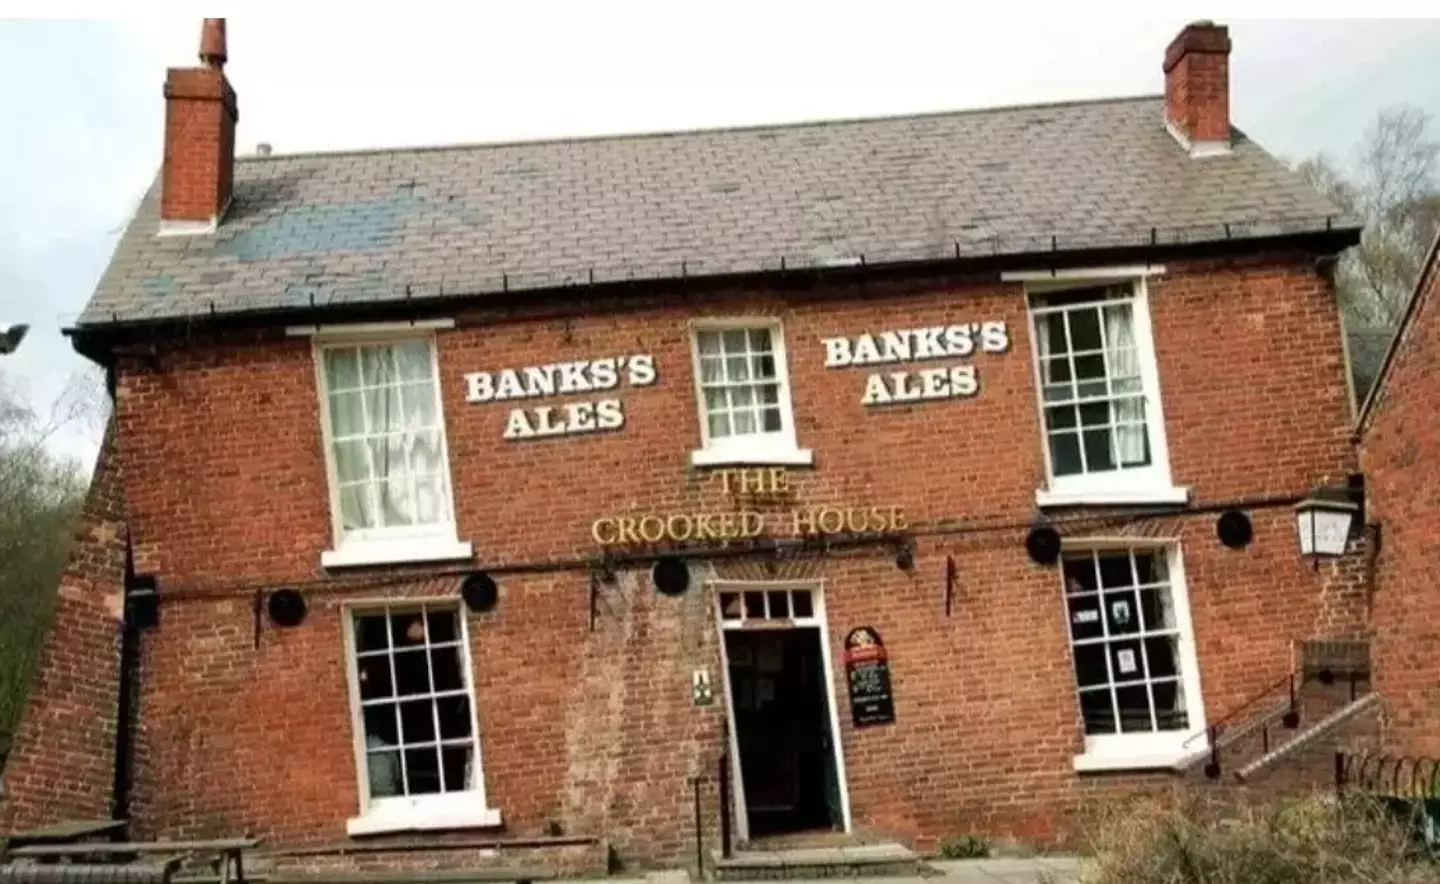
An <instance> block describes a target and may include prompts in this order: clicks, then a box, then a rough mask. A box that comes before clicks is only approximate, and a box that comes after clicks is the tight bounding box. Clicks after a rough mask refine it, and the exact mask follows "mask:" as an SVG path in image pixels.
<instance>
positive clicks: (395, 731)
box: [364, 658, 400, 749]
mask: <svg viewBox="0 0 1440 884" xmlns="http://www.w3.org/2000/svg"><path fill="white" fill-rule="evenodd" d="M380 662H382V663H383V662H385V661H384V659H383V658H382V659H381V661H380ZM364 719H365V741H366V745H367V746H371V747H374V748H377V749H378V748H381V747H384V746H398V745H400V726H399V724H398V723H397V722H396V720H395V706H394V704H392V703H384V704H380V705H376V706H366V707H365V712H364Z"/></svg>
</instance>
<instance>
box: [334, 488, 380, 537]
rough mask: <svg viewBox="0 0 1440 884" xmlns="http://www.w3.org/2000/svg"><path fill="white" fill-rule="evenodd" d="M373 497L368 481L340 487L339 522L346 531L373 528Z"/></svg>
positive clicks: (374, 521) (374, 520)
mask: <svg viewBox="0 0 1440 884" xmlns="http://www.w3.org/2000/svg"><path fill="white" fill-rule="evenodd" d="M375 523H376V519H375V498H374V495H373V494H372V493H371V486H370V484H369V483H366V484H362V485H346V486H345V487H343V488H341V489H340V524H341V526H342V527H343V528H344V530H346V531H353V530H355V529H357V528H374V527H375Z"/></svg>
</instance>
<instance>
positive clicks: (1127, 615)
mask: <svg viewBox="0 0 1440 884" xmlns="http://www.w3.org/2000/svg"><path fill="white" fill-rule="evenodd" d="M1105 627H1106V629H1108V630H1109V631H1110V634H1111V635H1129V634H1131V633H1135V632H1139V631H1140V608H1139V605H1138V604H1137V603H1136V601H1135V593H1134V591H1133V590H1130V591H1122V592H1107V593H1105Z"/></svg>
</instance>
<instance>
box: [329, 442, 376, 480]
mask: <svg viewBox="0 0 1440 884" xmlns="http://www.w3.org/2000/svg"><path fill="white" fill-rule="evenodd" d="M334 450H335V478H336V480H338V481H339V482H340V484H342V485H345V484H349V483H352V482H363V481H365V480H366V479H369V478H370V458H369V454H368V450H369V446H368V445H367V444H366V442H365V440H364V439H355V440H351V441H349V442H336V443H335V448H334Z"/></svg>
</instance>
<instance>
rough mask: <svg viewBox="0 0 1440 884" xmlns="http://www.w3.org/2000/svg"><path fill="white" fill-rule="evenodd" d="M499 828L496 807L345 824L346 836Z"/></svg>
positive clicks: (378, 816) (415, 812)
mask: <svg viewBox="0 0 1440 884" xmlns="http://www.w3.org/2000/svg"><path fill="white" fill-rule="evenodd" d="M499 826H500V811H499V810H498V809H497V808H493V807H481V808H465V809H453V808H445V809H439V808H436V809H430V810H427V809H425V808H424V807H410V808H405V809H404V810H403V811H390V812H388V813H375V812H372V813H367V814H362V815H360V816H357V817H351V818H350V819H348V820H346V821H345V834H347V835H381V834H385V833H387V832H418V831H433V830H437V829H494V828H498V827H499Z"/></svg>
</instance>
